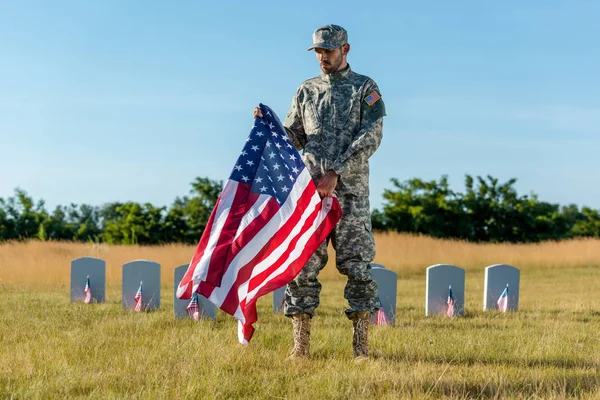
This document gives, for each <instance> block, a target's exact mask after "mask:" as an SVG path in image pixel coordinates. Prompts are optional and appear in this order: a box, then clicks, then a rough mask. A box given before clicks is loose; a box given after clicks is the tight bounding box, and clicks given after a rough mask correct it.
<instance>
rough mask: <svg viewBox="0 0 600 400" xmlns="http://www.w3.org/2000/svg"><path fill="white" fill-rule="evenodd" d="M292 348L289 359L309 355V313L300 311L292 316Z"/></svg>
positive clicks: (307, 356)
mask: <svg viewBox="0 0 600 400" xmlns="http://www.w3.org/2000/svg"><path fill="white" fill-rule="evenodd" d="M292 325H293V327H294V349H293V350H292V353H291V354H290V356H289V357H288V358H289V359H298V358H309V357H310V315H308V314H307V313H300V314H296V315H293V316H292Z"/></svg>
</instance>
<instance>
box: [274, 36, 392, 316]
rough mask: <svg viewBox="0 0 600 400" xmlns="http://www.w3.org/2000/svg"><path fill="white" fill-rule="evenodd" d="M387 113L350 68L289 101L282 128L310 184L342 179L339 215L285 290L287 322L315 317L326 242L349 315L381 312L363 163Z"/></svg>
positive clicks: (306, 85)
mask: <svg viewBox="0 0 600 400" xmlns="http://www.w3.org/2000/svg"><path fill="white" fill-rule="evenodd" d="M343 32H344V34H345V31H343ZM314 41H315V42H317V41H318V39H317V38H316V39H315V40H314ZM313 47H326V46H313ZM311 48H312V47H311ZM326 48H327V47H326ZM309 50H310V49H309ZM385 115H386V113H385V106H384V104H383V100H381V98H380V92H379V88H378V87H377V85H376V84H375V82H374V81H373V80H372V79H370V78H369V77H367V76H364V75H359V74H357V73H355V72H353V71H352V70H351V69H350V66H349V65H348V67H347V68H346V69H344V70H342V71H338V72H335V73H332V74H325V73H322V74H321V75H320V76H318V77H315V78H312V79H309V80H307V81H305V82H303V83H302V84H301V85H300V87H299V88H298V91H297V93H296V95H295V96H294V98H293V100H292V105H291V108H290V111H289V112H288V114H287V117H286V119H285V122H284V126H285V128H286V130H287V134H288V136H289V138H290V140H291V142H292V143H293V144H294V146H295V147H296V148H297V149H298V150H300V149H303V150H304V151H303V154H302V159H303V160H304V163H305V164H306V166H307V168H308V170H309V171H310V173H311V175H312V177H313V179H314V181H315V182H318V181H319V179H320V178H321V177H322V176H323V175H324V174H325V173H327V171H329V170H333V171H335V172H336V173H337V174H338V175H339V180H338V183H337V186H336V189H335V194H336V196H337V198H338V200H339V202H340V205H341V207H342V213H343V214H342V218H341V220H340V221H339V222H338V224H337V225H336V227H335V228H334V230H333V231H332V233H331V234H330V236H329V237H328V239H327V240H326V241H325V242H324V243H323V244H322V245H321V246H320V247H319V248H318V249H317V251H316V252H315V253H314V255H313V256H312V257H311V258H310V259H309V261H308V262H307V263H306V265H305V266H304V268H303V269H302V271H301V272H300V274H299V275H298V276H297V277H296V279H294V281H292V282H291V283H290V284H289V285H288V289H287V291H286V295H285V305H284V313H285V315H286V316H292V315H296V314H299V313H307V314H309V315H311V316H313V315H314V312H315V309H316V308H317V307H318V305H319V293H320V291H321V284H320V283H319V281H318V279H317V275H318V274H319V272H320V271H321V269H323V267H324V266H325V264H326V263H327V258H328V257H327V244H328V242H329V240H331V242H332V245H333V247H334V249H335V251H336V266H337V269H338V271H339V272H340V273H342V274H344V275H347V276H348V282H347V284H346V288H345V290H344V297H345V298H346V299H347V300H348V303H349V308H348V309H347V310H346V315H348V316H349V315H350V314H351V313H352V312H355V311H364V310H368V311H370V312H371V313H374V312H376V311H377V309H378V308H379V302H378V299H377V283H376V282H375V281H374V280H373V278H372V277H371V272H370V262H371V261H372V260H373V258H374V257H375V241H374V239H373V234H372V232H371V213H370V207H369V162H368V159H369V157H370V156H371V155H372V154H373V153H374V152H375V150H377V148H378V147H379V144H380V143H381V136H382V123H383V116H385Z"/></svg>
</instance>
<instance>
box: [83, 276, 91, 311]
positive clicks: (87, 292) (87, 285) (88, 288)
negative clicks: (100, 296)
mask: <svg viewBox="0 0 600 400" xmlns="http://www.w3.org/2000/svg"><path fill="white" fill-rule="evenodd" d="M83 292H84V293H85V298H84V299H83V302H84V303H86V304H89V303H90V302H91V301H92V287H91V286H90V276H89V275H88V276H87V279H86V280H85V288H84V289H83Z"/></svg>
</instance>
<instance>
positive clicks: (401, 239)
mask: <svg viewBox="0 0 600 400" xmlns="http://www.w3.org/2000/svg"><path fill="white" fill-rule="evenodd" d="M376 242H377V256H376V258H375V262H377V263H380V264H383V265H385V266H386V268H388V269H391V270H394V271H395V272H397V273H398V275H399V277H400V278H405V277H411V276H415V275H419V274H423V273H424V269H425V268H426V267H428V266H430V265H434V264H442V263H444V264H453V265H456V266H459V267H461V268H465V269H466V270H467V271H480V270H481V269H483V268H484V267H486V266H488V265H492V264H509V265H513V266H516V267H517V268H520V269H523V268H536V269H557V268H558V269H562V268H572V267H586V266H591V265H597V264H598V263H599V262H600V240H597V239H580V240H570V241H562V242H544V243H539V244H473V243H468V242H461V241H456V240H440V239H433V238H430V237H426V236H413V235H405V234H397V233H388V234H377V235H376ZM194 249H195V246H186V245H179V244H173V245H166V246H107V245H101V244H100V245H98V244H87V243H68V242H65V243H60V242H46V243H42V242H38V241H30V242H27V243H18V242H13V243H8V244H0V284H6V285H27V284H30V283H35V284H42V285H44V284H49V285H57V284H58V285H60V284H66V283H68V279H69V276H70V275H69V274H70V269H69V268H70V262H71V261H72V260H73V259H75V258H78V257H84V256H90V257H98V258H102V259H103V260H105V261H106V264H107V271H106V279H107V283H109V284H113V283H119V282H121V266H122V265H123V264H124V263H126V262H129V261H132V260H137V259H146V260H152V261H155V262H158V263H159V264H161V266H162V277H161V278H162V281H163V282H164V283H169V284H172V282H173V269H174V268H176V267H178V266H179V265H182V264H186V263H188V262H189V261H190V259H191V257H192V255H193V252H194ZM330 250H331V249H330ZM330 253H331V256H330V260H329V263H328V266H327V267H326V268H325V270H324V271H323V275H322V277H323V279H338V278H341V277H340V276H339V274H338V273H337V272H336V271H335V268H334V267H333V265H334V258H335V256H334V253H333V252H330Z"/></svg>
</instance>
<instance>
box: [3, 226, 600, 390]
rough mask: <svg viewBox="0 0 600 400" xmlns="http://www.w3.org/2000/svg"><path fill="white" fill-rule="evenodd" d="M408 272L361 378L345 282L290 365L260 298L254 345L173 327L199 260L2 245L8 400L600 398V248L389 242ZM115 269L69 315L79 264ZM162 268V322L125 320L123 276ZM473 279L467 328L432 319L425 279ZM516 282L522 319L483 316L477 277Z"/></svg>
mask: <svg viewBox="0 0 600 400" xmlns="http://www.w3.org/2000/svg"><path fill="white" fill-rule="evenodd" d="M376 240H377V245H378V256H377V258H376V260H375V261H376V262H379V263H382V264H384V265H385V266H386V267H388V268H390V269H393V270H394V271H396V272H398V274H399V277H400V280H399V282H398V299H397V301H398V308H397V312H398V317H397V323H396V326H394V327H372V328H371V331H370V339H371V340H370V345H371V354H372V358H371V360H369V361H368V362H367V363H365V364H362V365H358V366H357V365H354V363H353V362H352V349H351V324H350V322H349V321H348V320H347V319H346V318H345V317H344V315H343V310H344V308H345V301H344V299H343V295H342V293H343V287H344V283H345V282H344V279H343V277H341V276H340V275H339V274H338V273H337V271H336V270H335V268H334V267H333V265H329V266H328V267H326V268H325V270H324V271H323V273H322V275H321V276H322V279H321V280H322V281H323V284H324V288H323V293H322V298H321V302H322V303H321V307H320V308H319V309H318V310H317V316H316V317H315V318H314V319H313V330H312V331H313V335H312V348H311V350H312V353H313V358H312V359H311V360H307V361H303V362H300V363H297V364H295V363H291V362H289V361H287V360H286V356H287V354H288V352H289V350H290V349H291V344H292V336H291V324H290V322H289V321H288V320H287V319H286V318H284V317H283V316H282V315H275V314H273V313H272V312H271V310H270V300H271V299H270V296H266V297H265V298H262V299H261V300H260V301H259V321H258V323H257V324H256V325H255V327H256V328H257V331H256V333H255V335H254V338H253V339H252V341H251V343H250V345H249V346H247V347H243V346H241V345H239V344H238V343H237V327H236V322H235V320H234V319H233V318H232V317H230V316H228V315H226V314H224V313H221V312H219V314H218V318H217V321H216V322H215V321H200V322H196V323H194V322H192V321H189V320H185V321H182V320H175V319H174V318H173V298H172V295H171V294H172V290H173V273H172V271H173V268H175V267H177V266H179V265H181V264H184V263H186V262H188V261H189V259H190V257H191V255H192V253H193V250H194V247H192V246H181V245H169V246H162V247H133V246H132V247H128V246H110V247H108V246H98V245H89V244H69V243H40V242H28V243H8V244H1V245H0V398H144V399H151V398H170V399H171V398H177V399H180V398H219V399H220V398H277V399H281V398H290V399H295V398H315V399H317V398H336V399H345V398H381V399H388V398H390V399H391V398H394V399H396V398H439V397H447V398H455V399H462V398H469V399H470V398H499V399H500V398H528V399H529V398H535V399H562V398H572V397H579V398H600V333H599V332H600V240H579V241H568V242H560V243H542V244H537V245H475V244H468V243H462V242H455V241H440V240H434V239H431V238H425V237H414V236H407V235H395V234H390V235H379V236H377V238H376ZM81 256H94V257H99V258H103V259H104V260H106V261H107V302H106V303H105V304H92V305H84V304H82V303H70V302H69V288H68V286H69V279H70V271H69V267H70V261H71V260H72V259H74V258H77V257H81ZM134 259H149V260H153V261H156V262H159V263H160V264H161V265H162V288H161V289H162V290H161V293H162V299H161V309H160V310H159V311H156V312H152V313H142V314H137V313H131V312H124V311H122V310H121V288H120V281H121V269H120V268H121V265H122V264H123V263H125V262H128V261H131V260H134ZM437 263H449V264H454V265H457V266H460V267H462V268H465V269H466V270H467V274H466V276H467V282H466V293H465V295H466V299H465V300H466V316H465V317H464V318H456V319H454V320H450V319H448V318H442V317H425V316H424V304H425V300H424V295H425V268H426V267H427V266H429V265H432V264H437ZM496 263H506V264H511V265H514V266H516V267H518V268H520V269H521V294H520V304H519V307H520V311H518V312H516V313H506V314H502V313H498V312H483V311H481V309H482V304H481V302H482V297H483V269H484V267H486V266H487V265H491V264H496Z"/></svg>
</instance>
